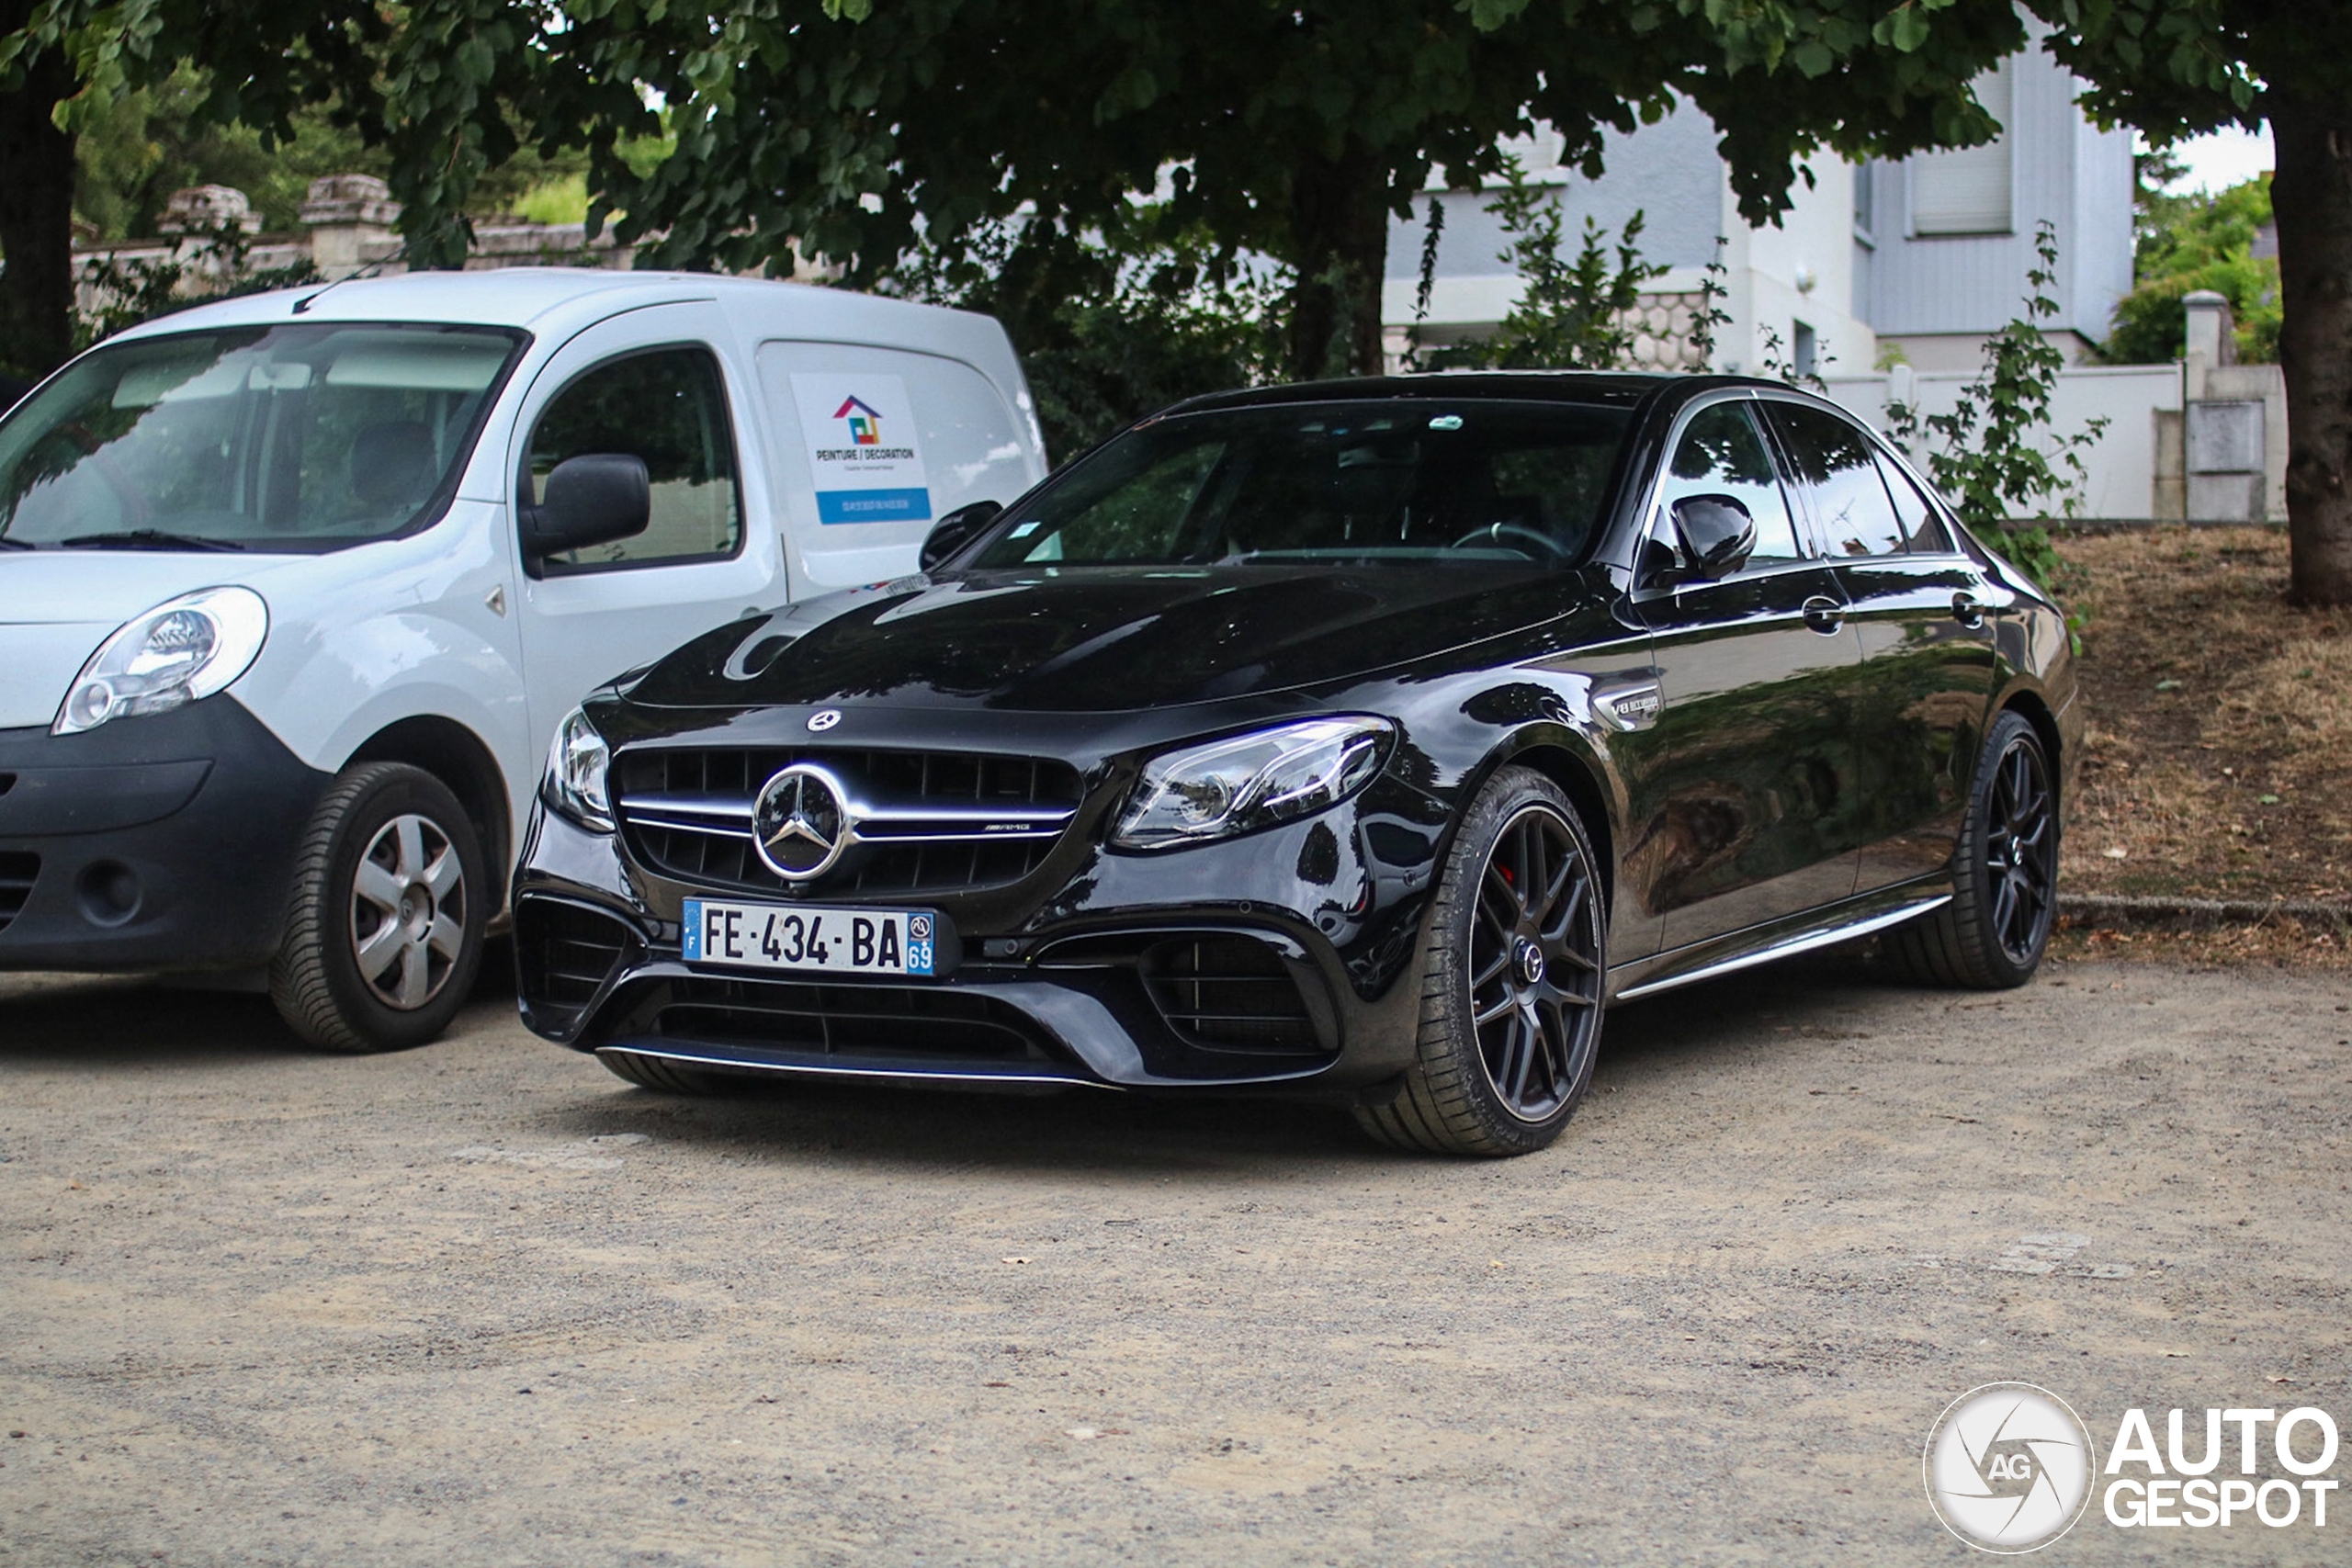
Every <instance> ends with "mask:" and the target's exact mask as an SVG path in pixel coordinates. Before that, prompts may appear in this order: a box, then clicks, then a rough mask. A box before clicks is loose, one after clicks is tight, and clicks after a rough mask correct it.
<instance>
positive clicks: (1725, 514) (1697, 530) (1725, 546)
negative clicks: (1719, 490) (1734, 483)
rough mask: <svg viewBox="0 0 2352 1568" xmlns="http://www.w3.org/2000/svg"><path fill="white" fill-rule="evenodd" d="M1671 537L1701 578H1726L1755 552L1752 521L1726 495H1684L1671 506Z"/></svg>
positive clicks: (1754, 524) (1754, 530)
mask: <svg viewBox="0 0 2352 1568" xmlns="http://www.w3.org/2000/svg"><path fill="white" fill-rule="evenodd" d="M1674 536H1675V537H1676V538H1677V539H1679V540H1680V541H1681V544H1682V555H1683V558H1684V559H1686V560H1688V561H1689V562H1690V563H1691V567H1692V569H1693V570H1696V571H1697V572H1698V574H1699V575H1700V576H1701V577H1703V578H1705V579H1707V580H1708V581H1711V582H1712V581H1714V580H1715V579H1716V578H1719V577H1729V576H1730V575H1731V574H1732V573H1733V572H1735V571H1737V570H1739V569H1740V568H1741V567H1743V566H1746V565H1747V558H1748V557H1749V556H1751V555H1754V554H1755V553H1756V519H1755V518H1753V517H1751V516H1749V515H1748V513H1747V507H1745V506H1743V505H1741V504H1740V502H1739V501H1738V499H1737V498H1736V497H1735V496H1728V495H1686V496H1684V497H1683V498H1682V499H1681V500H1680V501H1678V502H1675V503H1674Z"/></svg>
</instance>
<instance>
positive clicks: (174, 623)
mask: <svg viewBox="0 0 2352 1568" xmlns="http://www.w3.org/2000/svg"><path fill="white" fill-rule="evenodd" d="M268 635H269V606H268V605H266V604H263V603H262V599H261V595H260V594H258V593H256V592H254V591H253V590H252V589H250V588H207V589H203V590H201V591H199V592H195V593H184V594H182V595H181V596H180V597H178V598H176V599H174V600H171V601H170V602H168V603H166V604H158V605H156V606H155V607H154V608H153V609H152V610H150V611H148V612H147V613H146V614H145V615H141V616H139V617H138V618H137V619H136V620H133V621H130V622H128V623H127V624H125V625H124V626H123V627H122V629H121V630H119V631H118V632H116V633H115V634H114V636H112V637H108V638H107V640H106V641H104V642H102V643H100V644H99V645H98V650H97V652H96V653H94V654H92V655H90V661H89V662H88V663H87V664H85V665H83V666H82V672H81V673H80V674H79V675H76V676H74V684H73V685H71V686H69V687H67V688H66V692H65V705H64V706H62V707H61V708H59V709H58V710H57V722H56V723H55V724H52V725H51V726H50V727H49V732H50V733H51V735H75V734H79V733H80V732H81V731H83V730H85V729H96V728H97V727H98V726H100V725H102V724H104V723H106V721H107V720H108V719H110V718H130V717H131V716H134V715H138V714H142V713H165V712H168V711H170V710H171V709H173V708H175V707H178V706H180V705H183V704H186V703H192V702H194V701H196V700H197V698H198V697H209V696H210V695H211V694H213V693H215V692H217V691H220V689H222V688H223V687H225V686H227V685H228V684H229V683H230V682H232V681H234V680H235V679H236V678H237V677H238V676H240V675H242V674H243V673H244V672H245V671H247V670H249V669H251V668H253V662H254V657H255V656H256V655H258V654H259V653H260V652H261V645H262V639H263V638H264V637H267V636H268Z"/></svg>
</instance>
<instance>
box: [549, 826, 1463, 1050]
mask: <svg viewBox="0 0 2352 1568" xmlns="http://www.w3.org/2000/svg"><path fill="white" fill-rule="evenodd" d="M1383 795H1384V791H1383V788H1382V786H1381V785H1380V784H1375V785H1374V787H1373V788H1372V789H1371V790H1369V791H1367V792H1366V794H1365V795H1362V796H1359V797H1358V798H1357V799H1356V800H1353V801H1351V802H1348V803H1346V804H1344V805H1342V806H1340V807H1335V808H1334V809H1333V810H1331V811H1329V812H1325V813H1323V814H1322V815H1320V816H1318V817H1315V818H1306V819H1305V820H1302V821H1298V822H1294V823H1289V824H1285V825H1283V827H1280V828H1276V829H1269V830H1266V831H1263V832H1259V833H1254V834H1250V835H1248V836H1246V837H1243V838H1239V839H1235V840H1227V841H1225V842H1221V843H1214V844H1204V845H1198V846H1193V847H1190V848H1186V849H1182V850H1175V851H1170V852H1163V853H1160V854H1154V855H1136V854H1113V853H1109V852H1104V851H1103V850H1102V849H1100V848H1099V846H1093V845H1091V844H1089V843H1087V842H1085V840H1084V835H1085V832H1086V828H1085V825H1084V824H1083V823H1080V824H1078V825H1074V826H1073V828H1072V829H1071V834H1072V838H1071V840H1070V841H1069V842H1066V843H1065V844H1064V845H1063V847H1062V849H1061V850H1059V851H1057V852H1056V853H1055V855H1054V856H1053V857H1052V858H1051V859H1050V860H1049V861H1048V862H1047V863H1046V864H1045V865H1044V866H1042V867H1041V868H1040V869H1039V870H1038V872H1037V873H1036V874H1035V875H1033V876H1031V877H1029V878H1027V879H1024V881H1023V883H1021V884H1020V885H1019V886H1017V887H1015V888H1012V889H995V890H991V891H989V892H988V893H985V894H978V893H976V894H973V895H970V896H956V897H944V898H940V897H932V898H914V899H900V900H896V901H889V900H880V899H870V898H866V899H861V898H854V897H852V898H848V899H843V898H841V897H828V896H827V894H826V893H825V891H824V889H823V888H822V887H821V886H820V887H819V888H818V890H817V891H816V892H815V893H813V894H812V895H811V896H810V901H811V902H813V903H816V904H820V905H826V906H831V905H836V904H841V903H844V902H846V903H851V904H857V903H868V904H874V905H876V907H887V908H911V907H922V908H934V909H937V910H938V911H939V912H940V913H941V915H942V917H943V918H944V919H945V920H946V921H947V922H948V924H949V926H950V927H951V929H952V930H953V931H954V932H955V935H956V938H957V939H958V942H959V944H960V947H961V951H962V958H961V961H960V963H959V964H957V965H956V968H955V969H954V970H953V971H952V972H951V973H950V974H948V975H946V976H944V977H943V978H941V979H938V980H932V981H906V982H899V981H888V980H866V979H838V978H831V977H826V978H821V979H818V978H810V977H796V976H776V975H775V974H773V973H763V972H743V971H727V970H720V969H715V968H713V967H711V966H709V965H692V966H690V965H688V964H685V963H684V961H683V959H682V958H681V956H680V934H681V932H680V928H679V925H678V916H679V914H680V912H681V910H680V907H679V906H680V901H681V899H682V898H683V897H687V896H690V895H692V894H694V893H695V892H698V891H707V890H702V889H696V888H694V887H689V886H683V885H680V884H676V883H671V882H667V881H664V880H662V879H660V878H657V877H654V876H652V875H650V874H649V873H647V872H646V871H645V870H644V869H643V868H641V867H639V866H637V865H635V864H634V863H630V862H628V861H627V860H626V859H625V858H624V856H623V853H622V852H621V849H620V845H619V840H617V839H616V837H614V836H611V835H605V834H598V833H591V832H588V831H586V830H584V829H581V828H579V827H578V826H577V825H575V824H573V823H572V822H571V821H570V820H569V819H567V818H563V817H561V816H559V815H556V814H554V813H550V812H548V811H547V810H546V809H545V808H544V807H539V808H537V809H536V810H535V812H534V814H533V818H532V822H531V827H530V829H529V832H528V834H527V836H526V841H525V844H524V848H523V853H522V856H521V863H520V864H519V865H518V867H517V868H516V872H515V949H516V957H517V962H518V964H519V968H520V976H519V979H520V987H519V989H520V994H521V998H522V1008H523V1019H524V1022H525V1023H526V1024H527V1025H528V1026H529V1027H530V1028H531V1029H532V1030H533V1031H534V1032H537V1033H538V1034H540V1035H542V1036H544V1037H545V1038H548V1039H549V1040H553V1041H555V1042H557V1043H561V1044H565V1045H569V1046H571V1048H573V1049H574V1050H579V1051H583V1052H605V1051H617V1052H628V1053H633V1054H639V1055H651V1056H657V1057H662V1058H663V1059H666V1060H671V1061H676V1062H682V1063H687V1064H691V1065H696V1066H709V1067H719V1068H725V1069H732V1070H737V1071H741V1072H750V1073H759V1074H775V1075H787V1076H819V1077H863V1078H880V1079H897V1080H929V1081H944V1082H955V1083H996V1084H1035V1083H1048V1084H1086V1085H1093V1086H1098V1087H1103V1088H1112V1089H1269V1090H1294V1091H1295V1090H1309V1091H1323V1090H1329V1091H1335V1092H1336V1091H1348V1090H1353V1089H1361V1088H1363V1087H1365V1086H1370V1085H1374V1084H1381V1083H1385V1082H1389V1081H1393V1080H1394V1079H1395V1078H1396V1077H1397V1075H1398V1074H1399V1073H1401V1072H1402V1071H1403V1070H1404V1068H1405V1067H1406V1066H1408V1064H1409V1062H1410V1061H1411V1059H1412V1055H1413V1051H1414V1048H1415V1042H1416V1039H1417V1037H1418V1030H1419V1001H1420V992H1421V985H1420V952H1421V943H1420V942H1419V934H1420V930H1421V922H1422V919H1423V916H1424V914H1425V912H1426V908H1427V903H1428V894H1429V882H1430V876H1431V874H1432V873H1433V871H1434V867H1435V848H1436V844H1437V835H1438V833H1439V831H1440V823H1439V822H1438V821H1436V820H1432V821H1431V822H1430V823H1429V824H1427V825H1426V827H1425V829H1424V830H1422V831H1419V832H1416V831H1414V830H1413V829H1412V828H1411V826H1410V825H1409V824H1408V821H1407V818H1405V817H1404V816H1403V815H1401V814H1400V813H1399V812H1398V811H1397V809H1396V807H1397V806H1399V805H1400V804H1405V803H1402V802H1400V801H1398V800H1397V799H1396V798H1395V791H1394V790H1391V791H1389V792H1388V795H1389V798H1387V799H1386V800H1385V801H1384V799H1383ZM1384 806H1385V807H1386V809H1383V807H1384ZM1382 852H1385V856H1386V858H1385V859H1384V858H1383V854H1382ZM715 896H721V897H741V895H735V894H716V895H715ZM772 901H777V902H782V901H785V900H782V899H777V900H772Z"/></svg>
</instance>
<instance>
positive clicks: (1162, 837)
mask: <svg viewBox="0 0 2352 1568" xmlns="http://www.w3.org/2000/svg"><path fill="white" fill-rule="evenodd" d="M1395 734H1396V727H1395V726H1394V725H1391V724H1390V723H1389V722H1388V721H1387V720H1386V719H1385V718H1371V717H1367V716H1361V715H1351V716H1348V717H1344V718H1317V719H1308V720H1306V722H1305V723H1301V724H1285V725H1283V727H1282V728H1279V729H1261V730H1260V731H1259V732H1258V733H1256V734H1255V735H1241V736H1236V737H1235V738H1234V739H1230V740H1218V741H1213V742H1211V743H1210V744H1209V745H1206V746H1195V747H1193V748H1191V749H1190V750H1182V751H1170V752H1166V753H1163V754H1162V755H1160V756H1158V757H1154V758H1153V759H1152V760H1151V761H1150V762H1149V763H1148V764H1147V765H1146V766H1145V768H1144V771H1143V777H1142V778H1141V779H1140V780H1138V781H1137V782H1136V790H1135V794H1134V795H1133V796H1131V797H1130V798H1129V800H1128V801H1127V808H1126V809H1125V811H1124V812H1122V813H1121V814H1120V816H1119V826H1118V830H1117V831H1116V832H1114V833H1113V834H1112V835H1111V841H1112V842H1113V843H1114V844H1116V845H1118V846H1119V847H1120V848H1121V849H1128V850H1159V849H1167V848H1170V846H1172V845H1176V844H1191V843H1198V842H1200V841H1201V840H1204V839H1223V838H1229V837H1231V836H1232V835H1233V834H1236V833H1247V832H1249V831H1250V829H1253V828H1264V827H1269V826H1271V825H1272V824H1273V823H1276V822H1287V821H1289V820H1290V819H1291V818H1294V817H1308V816H1312V815H1313V814H1314V813H1316V812H1317V811H1321V810H1323V809H1325V808H1326V807H1332V806H1337V805H1338V804H1339V803H1340V801H1343V800H1345V799H1347V797H1348V796H1350V795H1353V794H1355V792H1356V791H1358V790H1360V789H1362V788H1363V786H1364V785H1365V784H1368V783H1370V782H1371V780H1372V775H1373V774H1374V773H1378V772H1379V771H1380V764H1381V762H1382V761H1383V760H1384V758H1385V756H1386V754H1387V751H1388V746H1389V742H1390V740H1391V739H1392V738H1393V737H1394V736H1395Z"/></svg>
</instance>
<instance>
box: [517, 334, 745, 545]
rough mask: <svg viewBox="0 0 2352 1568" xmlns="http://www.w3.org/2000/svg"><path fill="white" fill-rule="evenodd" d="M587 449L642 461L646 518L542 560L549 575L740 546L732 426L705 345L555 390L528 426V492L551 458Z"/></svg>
mask: <svg viewBox="0 0 2352 1568" xmlns="http://www.w3.org/2000/svg"><path fill="white" fill-rule="evenodd" d="M592 452H625V453H631V454H634V455H635V456H637V457H642V458H644V459H645V468H646V474H647V477H648V478H649V479H651V480H652V486H653V511H652V521H651V522H650V523H649V524H648V525H646V529H645V532H643V533H642V534H639V535H636V536H632V537H629V538H627V539H616V540H614V541H612V542H611V543H610V544H604V545H595V546H592V547H589V548H587V549H583V550H567V551H565V552H564V553H563V554H561V555H555V556H549V557H548V558H547V570H548V571H549V572H550V573H562V572H578V571H594V570H601V569H604V568H607V567H616V566H651V565H657V564H662V563H666V562H672V561H691V560H710V559H716V558H721V557H726V556H731V555H733V554H734V553H735V551H736V549H737V548H738V547H740V546H741V543H742V540H743V505H742V497H741V493H740V492H739V491H738V490H737V487H736V482H735V435H734V430H733V427H732V426H731V425H730V424H729V421H728V417H727V393H726V389H725V387H724V385H723V384H722V383H721V381H720V380H719V376H718V361H717V360H716V359H715V358H713V357H712V355H711V353H710V351H709V350H708V349H707V348H661V349H654V350H652V351H651V352H650V353H644V354H632V355H628V356H627V357H625V358H621V359H616V360H613V361H611V362H609V363H607V364H604V365H599V366H598V367H595V368H594V369H593V370H591V371H588V372H587V373H586V374H584V375H582V376H581V377H580V378H578V379H576V380H574V381H573V382H572V383H571V385H570V386H568V387H566V388H564V389H563V390H562V391H560V392H558V393H557V394H556V395H555V399H554V400H553V401H551V402H550V403H548V406H547V408H546V409H545V410H543V411H542V412H540V414H539V423H538V425H537V428H536V429H534V430H533V431H532V432H531V455H530V481H531V494H532V495H533V496H534V497H536V496H537V495H538V494H539V493H540V492H541V491H542V489H543V488H544V487H545V485H546V484H547V478H548V474H550V473H552V472H553V471H554V469H555V466H556V465H557V464H558V463H560V462H562V461H563V460H564V459H566V458H568V457H583V456H585V455H587V454H589V453H592Z"/></svg>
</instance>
